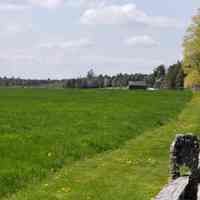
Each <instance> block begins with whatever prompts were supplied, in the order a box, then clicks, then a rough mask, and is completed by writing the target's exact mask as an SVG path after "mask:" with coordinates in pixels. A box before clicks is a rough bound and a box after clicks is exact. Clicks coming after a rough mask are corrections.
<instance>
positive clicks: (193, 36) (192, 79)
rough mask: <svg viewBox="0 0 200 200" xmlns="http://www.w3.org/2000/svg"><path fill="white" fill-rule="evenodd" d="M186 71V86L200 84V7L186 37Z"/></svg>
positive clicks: (184, 44) (184, 45)
mask: <svg viewBox="0 0 200 200" xmlns="http://www.w3.org/2000/svg"><path fill="white" fill-rule="evenodd" d="M183 47H184V71H185V73H186V74H187V75H188V76H187V78H186V81H185V85H186V86H193V85H195V84H199V79H200V78H199V77H200V9H199V10H198V12H197V14H196V15H195V16H194V17H193V19H192V23H191V25H190V26H189V28H188V30H187V33H186V36H185V38H184V43H183Z"/></svg>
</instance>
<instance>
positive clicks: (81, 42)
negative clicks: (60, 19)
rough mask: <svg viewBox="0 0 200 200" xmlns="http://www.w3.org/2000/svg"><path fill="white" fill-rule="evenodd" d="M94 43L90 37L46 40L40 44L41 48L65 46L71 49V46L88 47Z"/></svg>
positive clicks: (64, 47)
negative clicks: (54, 40)
mask: <svg viewBox="0 0 200 200" xmlns="http://www.w3.org/2000/svg"><path fill="white" fill-rule="evenodd" d="M93 45H94V43H93V42H92V41H91V40H89V39H88V38H81V39H78V40H71V41H56V42H46V43H42V44H40V45H39V47H40V48H41V47H42V48H49V49H51V48H63V49H71V48H87V47H91V46H93Z"/></svg>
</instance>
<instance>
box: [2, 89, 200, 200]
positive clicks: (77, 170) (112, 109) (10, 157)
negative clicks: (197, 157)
mask: <svg viewBox="0 0 200 200" xmlns="http://www.w3.org/2000/svg"><path fill="white" fill-rule="evenodd" d="M196 98H197V97H196ZM190 99H191V93H189V92H175V91H162V92H131V91H120V90H116V91H112V90H47V89H0V199H5V198H6V196H7V198H6V199H17V200H23V199H24V200H25V199H30V200H34V199H45V200H46V199H48V200H51V199H52V200H55V199H70V200H72V199H74V200H81V199H98V200H100V199H102V200H107V199H116V200H118V199H120V200H121V199H138V200H140V199H141V200H142V199H149V198H150V197H151V196H152V195H153V194H155V192H157V190H158V189H159V188H160V187H161V185H162V184H164V183H165V181H166V176H167V173H166V172H167V168H168V167H167V163H168V159H167V158H166V156H167V154H168V145H169V142H170V141H171V138H172V136H173V134H174V131H175V130H176V126H177V125H178V124H179V123H178V122H177V117H178V115H179V114H180V112H181V111H182V110H183V109H184V107H185V106H186V103H187V102H189V101H190ZM194 99H195V98H194ZM198 100H199V99H198ZM193 101H195V100H193ZM191 106H193V107H194V105H193V104H192V105H190V106H189V108H188V111H187V108H186V111H185V112H191V113H192V112H197V110H198V109H199V110H200V108H199V107H198V106H199V105H197V109H196V110H195V109H194V108H193V109H194V110H192V109H191V108H190V107H191ZM199 110H198V111H199ZM182 115H183V117H182V118H183V119H184V120H186V121H187V120H196V118H195V117H194V119H193V118H189V117H188V118H186V114H182ZM182 124H184V122H183V123H181V126H182ZM191 124H192V125H193V124H194V121H192V122H191ZM186 128H188V126H186ZM186 128H185V129H184V127H183V130H186ZM179 129H180V128H177V130H179ZM193 129H194V125H193V126H191V129H190V131H193ZM161 130H162V131H161ZM181 130H182V129H181ZM188 130H189V129H188ZM167 133H169V134H167ZM141 166H142V167H141ZM143 174H144V175H143ZM36 183H37V184H36ZM142 187H145V191H142V190H141V188H142ZM14 193H16V195H12V194H14ZM10 195H11V196H10ZM4 197H5V198H4Z"/></svg>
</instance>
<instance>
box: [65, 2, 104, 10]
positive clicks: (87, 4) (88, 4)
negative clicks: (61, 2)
mask: <svg viewBox="0 0 200 200" xmlns="http://www.w3.org/2000/svg"><path fill="white" fill-rule="evenodd" d="M67 5H70V6H77V7H83V8H97V7H98V8H99V7H104V6H105V5H107V0H68V1H67Z"/></svg>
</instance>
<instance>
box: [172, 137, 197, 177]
mask: <svg viewBox="0 0 200 200" xmlns="http://www.w3.org/2000/svg"><path fill="white" fill-rule="evenodd" d="M170 162H171V176H172V179H176V178H179V177H180V176H181V174H180V173H181V172H180V168H181V166H186V167H188V168H189V169H190V172H191V174H192V173H193V172H195V171H196V170H197V168H198V165H199V140H198V137H197V136H195V135H192V134H187V135H183V134H179V135H177V136H176V138H175V140H174V142H173V143H172V145H171V148H170Z"/></svg>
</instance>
